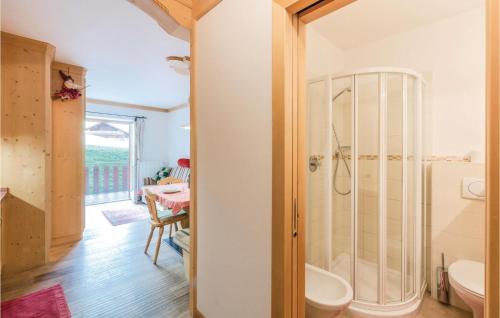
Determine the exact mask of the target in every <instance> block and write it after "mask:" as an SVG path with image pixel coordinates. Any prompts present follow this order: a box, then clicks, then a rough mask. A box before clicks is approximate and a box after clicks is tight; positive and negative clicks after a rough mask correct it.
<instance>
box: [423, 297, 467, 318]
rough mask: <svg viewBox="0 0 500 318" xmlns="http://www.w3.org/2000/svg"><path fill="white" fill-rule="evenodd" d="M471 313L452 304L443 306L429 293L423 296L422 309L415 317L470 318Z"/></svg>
mask: <svg viewBox="0 0 500 318" xmlns="http://www.w3.org/2000/svg"><path fill="white" fill-rule="evenodd" d="M472 317H473V316H472V313H471V312H467V311H463V310H460V309H458V308H455V307H452V306H444V305H442V304H441V303H439V302H438V301H436V300H434V299H433V298H432V297H431V296H430V295H429V294H427V295H426V296H425V298H424V303H423V304H422V310H421V311H420V313H419V314H418V316H417V318H472Z"/></svg>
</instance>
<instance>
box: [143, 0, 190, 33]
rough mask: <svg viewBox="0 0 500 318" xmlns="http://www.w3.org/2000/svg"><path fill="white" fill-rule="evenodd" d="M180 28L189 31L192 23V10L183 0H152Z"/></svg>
mask: <svg viewBox="0 0 500 318" xmlns="http://www.w3.org/2000/svg"><path fill="white" fill-rule="evenodd" d="M153 1H154V2H155V3H156V4H157V5H158V6H159V7H160V8H161V9H163V11H165V12H166V13H168V14H169V15H170V16H171V17H172V18H173V19H174V20H175V21H177V23H179V24H180V25H181V26H182V27H184V28H186V29H188V30H190V29H191V27H192V25H193V23H192V21H193V17H192V10H191V8H190V7H189V6H187V5H186V4H187V3H186V2H185V1H183V0H153Z"/></svg>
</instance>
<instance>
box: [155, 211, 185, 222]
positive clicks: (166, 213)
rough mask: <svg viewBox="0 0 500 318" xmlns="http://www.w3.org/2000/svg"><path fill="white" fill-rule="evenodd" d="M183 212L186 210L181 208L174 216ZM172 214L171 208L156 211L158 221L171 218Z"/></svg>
mask: <svg viewBox="0 0 500 318" xmlns="http://www.w3.org/2000/svg"><path fill="white" fill-rule="evenodd" d="M184 214H187V212H186V211H184V210H182V211H180V212H179V213H177V214H176V215H175V216H181V215H184ZM173 216H174V213H173V212H172V209H167V210H161V211H158V219H159V220H160V222H164V221H167V220H168V219H169V218H171V217H173Z"/></svg>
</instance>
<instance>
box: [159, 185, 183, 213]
mask: <svg viewBox="0 0 500 318" xmlns="http://www.w3.org/2000/svg"><path fill="white" fill-rule="evenodd" d="M157 195H158V202H159V203H160V205H161V206H162V207H164V208H166V209H169V210H172V214H173V215H177V214H178V213H179V212H181V211H186V212H189V203H190V192H189V188H184V189H182V190H176V191H164V192H161V193H158V194H157Z"/></svg>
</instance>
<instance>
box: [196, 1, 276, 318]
mask: <svg viewBox="0 0 500 318" xmlns="http://www.w3.org/2000/svg"><path fill="white" fill-rule="evenodd" d="M271 5H272V2H271V1H269V0H254V1H252V5H249V3H248V1H247V0H231V1H222V2H221V3H220V4H219V5H217V6H216V7H215V8H214V9H213V10H211V11H210V12H209V13H208V14H206V15H205V16H204V17H202V18H201V19H200V20H199V21H198V22H197V24H196V40H197V42H196V46H195V48H196V52H195V54H196V63H197V65H196V70H197V74H196V86H197V92H196V94H197V95H196V101H197V114H196V118H197V169H198V170H197V187H198V203H197V205H198V210H197V212H198V233H197V234H198V241H197V243H198V273H197V297H198V298H197V302H198V309H199V310H200V312H201V313H202V314H203V315H204V316H205V317H206V318H232V317H238V318H246V317H248V318H255V317H258V318H266V317H270V316H271V212H272V211H271V181H272V176H271V173H272V171H271V163H272V162H271V161H272V158H271V152H272V149H271V147H272V138H271V137H272V125H271V123H272V112H271V111H272V109H271V106H272V105H271V69H272V65H271V35H272V28H271V22H272V21H271V13H272V7H271ZM234 26H237V27H234Z"/></svg>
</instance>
